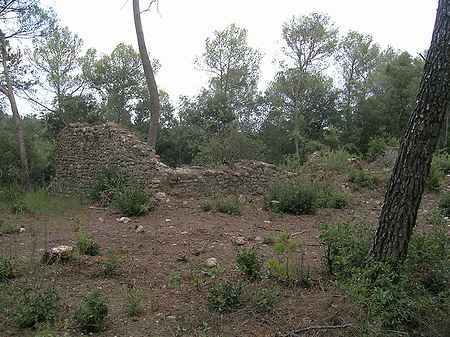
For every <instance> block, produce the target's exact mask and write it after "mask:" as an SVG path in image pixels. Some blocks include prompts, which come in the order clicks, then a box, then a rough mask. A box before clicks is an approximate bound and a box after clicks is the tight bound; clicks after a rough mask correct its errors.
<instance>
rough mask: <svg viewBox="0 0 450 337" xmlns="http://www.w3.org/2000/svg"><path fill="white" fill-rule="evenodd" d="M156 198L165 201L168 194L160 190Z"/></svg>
mask: <svg viewBox="0 0 450 337" xmlns="http://www.w3.org/2000/svg"><path fill="white" fill-rule="evenodd" d="M155 199H156V200H158V201H164V200H166V199H167V195H166V193H164V192H158V193H156V194H155Z"/></svg>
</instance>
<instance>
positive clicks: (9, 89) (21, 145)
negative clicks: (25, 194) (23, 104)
mask: <svg viewBox="0 0 450 337" xmlns="http://www.w3.org/2000/svg"><path fill="white" fill-rule="evenodd" d="M0 53H1V58H2V66H3V74H4V77H5V86H4V87H3V86H1V87H0V91H1V92H2V93H3V94H4V95H5V96H6V97H7V98H8V100H9V103H10V105H11V111H12V114H13V119H14V123H15V124H16V143H17V147H18V150H19V157H20V164H21V178H22V184H23V186H24V187H25V188H26V189H29V187H30V170H29V167H28V156H27V151H26V148H25V139H24V133H23V127H22V118H21V117H20V114H19V110H18V108H17V102H16V97H15V95H14V89H13V85H12V81H11V76H10V71H9V66H8V53H7V51H6V41H5V39H4V34H3V33H2V32H1V31H0Z"/></svg>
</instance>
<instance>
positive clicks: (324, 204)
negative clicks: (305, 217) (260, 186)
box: [265, 180, 347, 215]
mask: <svg viewBox="0 0 450 337" xmlns="http://www.w3.org/2000/svg"><path fill="white" fill-rule="evenodd" d="M265 205H266V207H267V208H270V209H271V210H272V211H273V212H275V213H290V214H295V215H301V214H314V213H315V211H316V210H317V208H344V207H345V206H346V205H347V195H346V194H345V193H341V192H339V191H337V190H336V189H335V188H333V187H332V186H331V185H329V184H326V183H316V182H311V181H301V180H297V181H285V182H277V183H275V184H273V185H272V186H271V188H270V190H269V192H268V193H267V194H266V196H265Z"/></svg>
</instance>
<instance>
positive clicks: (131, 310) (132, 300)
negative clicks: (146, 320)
mask: <svg viewBox="0 0 450 337" xmlns="http://www.w3.org/2000/svg"><path fill="white" fill-rule="evenodd" d="M143 296H144V294H143V292H142V290H140V289H135V288H131V289H128V291H127V308H126V309H127V314H128V316H129V317H137V316H139V315H141V314H142V312H143V311H144V305H143Z"/></svg>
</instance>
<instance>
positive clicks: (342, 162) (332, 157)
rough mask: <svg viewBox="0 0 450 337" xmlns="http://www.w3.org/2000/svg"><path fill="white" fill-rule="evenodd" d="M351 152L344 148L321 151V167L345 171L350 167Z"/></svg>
mask: <svg viewBox="0 0 450 337" xmlns="http://www.w3.org/2000/svg"><path fill="white" fill-rule="evenodd" d="M350 158H351V155H350V153H348V152H347V151H344V150H336V151H326V152H322V153H321V160H320V168H322V169H326V170H331V171H336V172H339V173H345V172H347V171H348V168H349V160H350Z"/></svg>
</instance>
